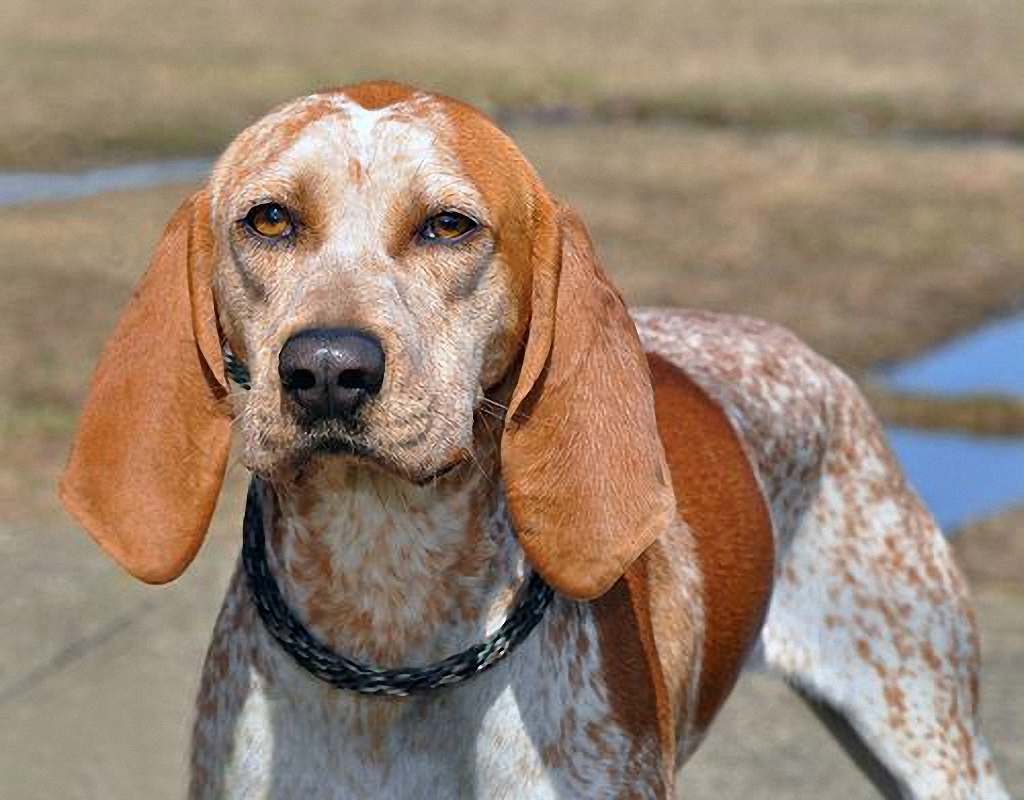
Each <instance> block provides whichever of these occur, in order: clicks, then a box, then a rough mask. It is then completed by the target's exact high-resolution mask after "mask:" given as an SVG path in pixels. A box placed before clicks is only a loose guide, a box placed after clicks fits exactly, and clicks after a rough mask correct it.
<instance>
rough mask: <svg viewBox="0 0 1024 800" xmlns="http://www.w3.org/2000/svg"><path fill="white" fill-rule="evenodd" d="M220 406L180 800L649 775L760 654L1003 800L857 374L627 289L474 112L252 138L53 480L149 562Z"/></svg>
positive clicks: (380, 97)
mask: <svg viewBox="0 0 1024 800" xmlns="http://www.w3.org/2000/svg"><path fill="white" fill-rule="evenodd" d="M229 369H230V371H231V374H232V375H233V376H234V378H235V383H239V384H242V385H244V386H245V387H246V388H244V389H243V388H240V387H232V386H231V382H230V380H229V377H228V371H229ZM233 427H235V428H237V431H238V434H239V438H240V448H241V459H242V460H243V462H244V463H245V465H246V466H247V467H248V469H249V470H251V472H252V473H253V476H254V480H253V484H252V487H251V489H250V496H249V505H248V508H247V513H246V523H245V526H244V528H245V547H244V549H243V558H242V560H241V561H240V564H239V567H238V569H237V571H236V574H235V576H234V578H233V579H232V581H231V584H230V587H229V589H228V592H227V596H226V598H225V601H224V604H223V607H222V610H221V612H220V615H219V618H218V620H217V622H216V626H215V630H214V633H213V639H212V643H211V645H210V648H209V653H208V656H207V659H206V663H205V667H204V669H203V676H202V683H201V689H200V693H199V697H198V701H197V707H196V708H197V712H196V722H195V728H194V737H193V753H192V761H191V764H192V777H191V785H190V797H192V798H194V799H195V800H212V799H213V798H294V797H302V798H305V800H319V799H321V798H322V799H323V800H327V799H328V798H330V800H341V798H388V800H400V799H401V798H510V797H515V798H535V799H538V800H539V799H540V798H577V797H579V798H612V797H614V798H626V797H637V798H641V797H643V798H648V797H650V798H667V797H674V796H676V792H679V793H685V788H686V786H685V784H686V781H685V773H683V774H681V773H680V769H681V767H682V766H683V765H684V764H685V762H686V760H687V758H688V757H689V756H690V755H691V754H692V753H693V752H694V750H695V749H696V748H697V746H698V745H699V744H700V742H701V740H702V738H703V737H704V735H705V733H706V732H707V730H708V727H709V726H710V724H711V723H712V720H713V719H714V717H715V714H716V712H717V711H718V710H719V708H720V707H721V705H722V703H723V702H724V701H725V699H726V697H727V696H728V695H729V692H730V690H731V689H732V687H733V685H734V684H735V682H736V680H737V676H738V675H739V674H740V672H741V670H742V669H743V668H744V667H747V666H754V667H759V668H762V669H767V670H770V671H772V672H774V673H776V674H778V675H780V676H782V677H783V678H784V679H785V680H786V681H787V682H788V684H789V685H790V686H792V687H793V688H794V689H795V690H796V691H797V692H798V693H799V694H800V695H801V696H802V697H803V698H805V699H806V700H807V701H808V702H809V703H810V704H811V706H812V708H814V709H815V711H816V712H817V713H818V715H819V716H820V718H821V719H822V720H823V721H824V722H825V723H826V724H827V725H828V727H829V729H830V730H831V731H832V733H833V734H835V736H836V737H837V738H838V740H839V741H840V743H842V744H843V745H844V747H846V748H847V750H848V751H849V752H850V753H851V755H853V756H854V757H855V759H856V761H857V763H858V764H859V765H860V766H861V767H862V769H863V770H864V771H865V773H866V774H867V775H868V777H869V778H870V779H871V780H872V781H873V782H874V783H875V785H876V786H877V787H878V789H879V790H880V791H881V792H882V794H883V795H885V796H887V797H903V798H1003V797H1006V796H1007V795H1006V792H1005V790H1004V789H1003V788H1002V786H1001V784H1000V782H999V778H998V776H997V775H996V772H995V769H994V767H993V763H992V759H991V756H990V753H989V750H988V747H987V745H986V743H985V741H984V739H983V737H982V735H981V733H980V731H979V723H978V673H979V643H978V636H977V632H976V625H975V619H974V616H973V611H972V607H971V601H970V598H969V595H968V590H967V587H966V585H965V582H964V580H963V578H962V577H961V575H960V573H959V572H958V571H957V569H956V567H955V565H954V563H953V561H952V559H951V556H950V551H949V548H948V547H947V544H946V542H945V540H944V538H943V536H942V535H941V533H940V531H939V530H938V528H937V526H936V524H935V522H934V521H933V519H932V517H931V516H930V515H929V513H928V511H927V510H926V509H925V507H924V506H923V505H922V503H921V501H920V500H919V499H918V497H917V496H916V495H915V494H914V492H913V490H912V488H911V487H910V486H909V485H908V484H907V482H906V480H905V479H904V477H903V475H902V474H901V472H900V469H899V467H898V466H897V463H896V461H895V460H894V457H893V455H892V452H891V450H890V449H889V447H888V445H887V443H886V440H885V437H884V434H883V432H882V429H881V427H880V425H879V423H878V421H877V420H876V418H875V416H874V415H873V413H872V412H871V410H870V409H869V407H868V406H867V404H866V402H865V400H864V399H863V397H862V396H861V394H860V393H859V392H858V390H857V388H856V386H855V385H854V383H853V382H852V381H851V380H850V379H849V378H848V377H846V376H845V375H844V374H843V373H842V372H841V371H840V370H839V369H838V368H836V367H835V366H833V365H832V364H830V363H829V362H827V361H826V360H824V359H823V358H821V357H820V356H818V355H816V354H815V353H814V352H812V351H811V350H810V349H809V348H808V347H806V346H805V345H804V344H802V343H801V342H800V341H799V340H798V339H797V338H795V337H794V336H793V335H792V334H790V333H788V332H787V331H785V330H783V329H780V328H778V327H776V326H774V325H770V324H768V323H765V322H761V321H757V320H753V319H749V318H744V317H739V316H727V315H719V314H711V313H704V312H699V311H682V310H670V309H636V310H633V311H632V312H630V311H629V310H627V308H626V306H625V305H624V303H623V301H622V299H621V297H620V295H619V294H618V292H617V291H616V290H615V288H614V287H613V286H612V285H611V284H610V283H609V281H608V279H607V278H606V277H605V275H604V273H603V272H602V270H601V268H600V266H599V265H598V262H597V259H596V256H595V254H594V250H593V247H592V245H591V242H590V240H589V238H588V235H587V233H586V230H585V227H584V225H583V223H582V222H581V221H580V219H579V217H578V215H577V214H576V213H575V212H574V211H573V209H572V208H571V207H570V206H568V205H567V204H564V203H561V202H558V201H556V200H555V199H553V198H552V197H551V195H549V194H548V192H547V191H546V190H545V189H544V187H543V186H542V184H541V182H540V180H539V178H538V177H537V175H536V173H535V172H534V171H533V169H532V168H531V166H530V165H529V164H528V163H527V161H526V159H525V158H524V157H523V156H522V155H521V153H520V152H519V150H518V149H517V148H516V146H515V145H514V144H513V143H512V141H511V140H510V139H509V138H507V137H506V136H505V135H504V134H503V133H502V132H501V131H499V130H498V128H497V127H496V126H495V125H494V124H492V123H491V122H490V121H489V120H488V119H487V118H486V117H485V116H484V115H483V114H481V113H480V112H478V111H476V110H475V109H473V108H472V107H470V106H468V105H465V104H463V103H461V102H459V101H456V100H453V99H451V98H446V97H443V96H439V95H435V94H430V93H426V92H422V91H418V90H415V89H413V88H410V87H406V86H403V85H399V84H394V83H389V82H374V83H367V84H360V85H355V86H350V87H345V88H342V89H338V90H332V91H324V92H321V93H318V94H314V95H311V96H309V97H305V98H303V99H300V100H297V101H295V102H293V103H290V104H288V105H285V106H283V107H281V108H279V109H277V110H275V111H273V112H272V113H270V114H269V115H268V116H266V117H265V118H264V119H262V120H260V121H259V122H257V123H255V124H254V125H253V126H251V127H250V128H248V129H247V130H245V131H244V132H243V133H242V134H241V135H240V136H239V137H238V138H237V139H236V140H235V141H234V142H233V143H232V144H231V145H230V146H229V147H228V148H227V150H226V151H225V153H224V154H223V155H222V157H221V158H220V159H219V160H218V161H217V163H216V165H215V167H214V168H213V171H212V174H211V177H210V179H209V181H208V183H207V184H206V185H205V186H204V187H203V188H202V189H200V190H199V191H198V192H197V193H196V194H194V195H193V196H192V197H191V198H190V199H188V200H187V201H186V202H185V203H184V204H183V205H182V206H181V208H180V209H179V210H178V211H177V212H176V213H175V215H174V216H173V218H172V219H171V221H170V222H169V223H168V225H167V227H166V230H165V231H164V234H163V238H162V239H161V241H160V243H159V245H158V247H157V250H156V253H155V255H154V257H153V260H152V262H151V265H150V267H149V269H148V271H147V273H146V274H145V276H144V277H143V279H142V281H141V283H140V285H139V287H138V289H137V290H136V293H135V295H134V296H133V298H132V299H131V301H130V303H129V304H128V306H127V308H126V310H125V311H124V313H123V316H122V317H121V319H120V321H119V323H118V325H117V327H116V329H115V331H114V333H113V334H112V336H111V338H110V340H109V341H108V343H107V345H106V348H105V350H104V352H103V355H102V356H101V359H100V362H99V365H98V367H97V370H96V374H95V376H94V378H93V383H92V386H91V389H90V393H89V395H88V398H87V401H86V403H85V405H84V408H83V411H82V415H81V418H80V421H79V424H78V429H77V431H76V435H75V440H74V443H73V446H72V450H71V454H70V457H69V463H68V467H67V470H66V472H65V474H64V476H63V479H62V484H61V496H62V499H63V502H64V503H65V505H66V507H67V508H68V509H69V511H70V512H71V513H72V514H73V515H74V516H75V517H76V518H77V519H78V520H79V521H80V523H81V524H82V525H83V527H84V528H85V529H86V530H87V531H88V532H89V533H90V534H91V536H92V537H93V538H94V539H95V540H96V542H97V543H98V544H99V546H100V547H101V548H103V550H105V551H106V552H107V553H109V554H110V555H111V556H112V557H113V558H114V559H116V560H117V562H118V563H120V564H121V565H122V566H123V567H124V568H125V569H126V570H127V571H128V572H130V573H131V574H132V575H134V576H136V577H138V578H140V579H141V580H143V581H146V582H150V583H163V582H167V581H170V580H173V579H174V578H175V577H177V576H178V575H179V574H180V573H181V572H182V571H183V570H184V569H185V568H186V567H187V565H188V564H189V562H190V561H192V559H193V557H194V556H195V554H196V552H197V550H198V548H199V546H200V544H201V542H202V540H203V536H204V535H205V532H206V529H207V527H208V525H209V522H210V517H211V514H212V511H213V507H214V504H215V502H216V499H217V496H218V493H219V491H220V487H221V483H222V480H223V476H224V471H225V468H226V464H227V461H228V453H229V441H230V438H231V431H232V428H233Z"/></svg>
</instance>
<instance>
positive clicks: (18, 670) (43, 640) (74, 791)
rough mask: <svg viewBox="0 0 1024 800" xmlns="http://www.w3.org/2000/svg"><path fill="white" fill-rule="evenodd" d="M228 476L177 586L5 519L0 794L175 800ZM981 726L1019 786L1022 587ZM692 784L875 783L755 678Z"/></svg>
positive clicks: (1005, 619)
mask: <svg viewBox="0 0 1024 800" xmlns="http://www.w3.org/2000/svg"><path fill="white" fill-rule="evenodd" d="M239 489H240V486H238V485H235V486H234V487H232V490H231V492H230V493H229V496H228V497H227V499H226V501H225V502H224V503H222V506H223V508H222V509H221V510H220V511H219V512H218V522H217V523H216V524H215V527H214V532H213V534H212V535H211V539H210V541H209V542H208V543H207V545H206V547H205V548H204V550H203V552H202V553H201V554H200V557H199V559H198V560H197V562H196V564H195V565H194V566H193V568H192V569H191V570H190V571H189V572H188V573H187V574H186V575H185V576H184V577H183V578H182V579H180V580H179V581H178V582H177V583H175V584H174V585H172V586H170V587H163V588H153V587H146V586H142V585H138V584H135V583H134V582H133V581H131V580H130V579H129V578H127V577H125V576H123V575H122V574H120V573H119V572H118V571H117V569H116V568H115V567H114V566H113V565H112V564H110V563H109V562H108V561H107V560H106V559H105V558H104V557H103V556H102V555H101V554H100V553H99V552H98V550H97V549H96V547H95V546H94V545H93V544H92V543H91V542H89V541H88V540H87V539H86V538H85V536H84V535H83V534H82V533H81V532H79V531H78V530H76V529H74V528H73V527H72V526H70V525H68V526H67V527H65V528H60V529H45V530H44V529H40V530H29V529H24V528H17V529H13V528H5V527H0V581H2V585H3V587H4V599H3V602H2V603H0V798H4V799H5V800H86V798H88V800H97V798H102V799H103V800H137V799H138V798H141V797H145V798H150V799H151V800H164V799H166V800H173V799H174V798H182V797H183V796H184V782H185V767H186V764H185V757H186V752H187V743H188V736H189V728H190V725H191V714H192V701H193V696H194V693H195V687H196V682H197V680H198V675H199V669H200V665H201V663H202V658H203V655H204V651H205V648H206V643H207V641H208V638H209V634H210V630H211V628H212V625H213V620H214V616H215V614H216V611H217V608H218V606H219V602H220V599H221V596H222V594H223V591H224V585H225V583H226V581H227V578H228V575H229V574H230V572H231V569H232V567H233V564H234V559H235V553H236V548H237V541H238V538H237V537H238V531H237V525H238V520H240V514H241V493H240V491H239ZM979 615H980V619H981V624H982V631H983V642H984V648H985V662H986V663H985V673H984V681H983V688H982V691H983V708H984V716H985V724H986V726H987V729H986V730H987V735H988V738H989V740H990V742H991V743H992V744H993V746H994V748H995V750H996V753H997V757H998V758H999V765H1000V768H1001V770H1002V773H1003V775H1004V779H1005V780H1006V781H1007V783H1008V785H1009V787H1010V791H1011V794H1012V795H1013V796H1015V797H1024V597H1022V596H1020V595H1016V596H1015V595H1011V594H1003V595H998V594H993V593H989V594H985V595H983V596H981V597H980V598H979ZM684 774H685V776H686V778H685V796H686V797H687V798H689V799H690V800H711V798H716V800H719V799H721V798H745V800H758V799H760V798H792V799H793V800H803V799H804V798H807V800H810V798H815V799H816V800H820V798H842V799H843V800H857V799H859V798H871V797H875V796H876V795H875V794H874V793H873V790H872V789H871V787H870V786H869V785H868V784H867V782H866V781H865V780H864V779H863V778H862V777H861V776H860V775H859V774H858V773H857V771H856V770H855V768H854V767H853V766H852V764H851V763H850V762H849V761H848V759H847V758H846V756H845V755H844V754H843V753H842V751H841V750H840V749H839V747H838V746H837V745H835V744H834V743H833V742H832V740H831V739H830V738H829V736H828V735H827V734H826V733H825V731H824V729H823V728H822V727H821V726H820V725H819V724H818V723H817V721H816V720H815V719H814V717H813V716H812V715H811V713H810V712H809V711H808V710H807V709H805V708H804V706H803V704H802V703H801V702H800V701H799V700H797V699H796V698H795V697H794V696H793V695H792V694H790V693H789V691H788V690H786V689H785V688H784V687H783V686H781V685H780V684H779V683H778V682H777V681H775V680H773V679H771V678H769V677H767V676H763V675H750V676H746V677H745V678H744V680H743V682H742V684H741V686H740V687H739V688H738V689H737V691H736V693H735V694H734V696H733V697H732V698H731V699H730V701H729V703H728V704H727V706H726V708H725V711H724V712H723V714H722V716H721V718H720V719H719V721H718V722H717V723H716V726H715V727H714V728H713V730H712V733H711V735H710V736H709V738H708V741H707V742H706V743H705V744H704V746H703V747H702V748H701V750H700V752H699V753H698V754H697V756H696V757H695V758H694V760H693V761H692V762H691V764H690V765H689V766H688V767H687V770H686V771H685V773H684Z"/></svg>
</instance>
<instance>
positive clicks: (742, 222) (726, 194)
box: [515, 126, 1024, 375]
mask: <svg viewBox="0 0 1024 800" xmlns="http://www.w3.org/2000/svg"><path fill="white" fill-rule="evenodd" d="M515 133H516V138H517V139H518V140H519V141H520V142H521V144H522V145H523V146H524V148H525V149H526V151H527V152H528V154H529V155H530V156H531V157H532V159H533V160H534V162H535V164H536V165H537V166H538V168H539V169H540V172H541V174H542V175H543V176H544V177H545V179H546V180H547V182H548V185H549V186H550V187H551V188H552V189H554V190H555V191H558V192H560V193H561V194H563V195H565V196H567V197H569V198H570V199H571V200H572V201H573V202H574V203H576V204H577V205H578V206H580V208H581V210H582V211H583V213H584V217H585V218H586V219H587V221H588V223H589V224H590V226H591V229H592V232H593V233H594V235H595V238H596V239H597V241H598V244H599V246H600V249H601V252H602V253H603V255H604V258H605V261H606V262H607V264H608V266H609V268H610V269H611V271H612V272H613V273H614V275H615V277H616V279H617V281H618V282H619V284H620V285H621V286H622V287H623V288H624V289H625V290H626V293H627V294H628V295H629V296H630V297H631V298H632V299H634V300H637V301H641V302H646V303H665V304H669V305H681V306H697V307H707V308H713V309H723V310H730V311H742V312H744V313H748V314H752V315H755V316H759V317H765V318H767V319H772V320H775V321H778V322H781V323H783V324H785V325H787V326H789V327H790V328H792V329H793V330H795V331H796V332H797V333H799V334H800V335H801V336H803V337H804V338H806V339H807V340H808V341H809V342H811V344H813V345H814V346H815V347H816V348H818V349H819V350H821V351H822V352H824V353H825V354H827V355H828V356H830V357H831V358H833V359H835V360H836V361H838V362H839V363H840V364H841V365H842V366H844V367H845V368H847V369H849V370H851V371H853V372H854V373H856V374H858V375H860V374H862V373H863V371H864V370H865V369H867V368H869V367H871V366H874V365H876V364H878V363H880V362H885V361H891V360H896V359H902V358H904V357H906V356H908V355H911V354H914V353H917V352H919V351H920V350H921V349H922V348H923V347H925V346H927V345H929V344H933V343H935V342H937V341H940V340H943V339H946V338H949V337H950V336H952V335H954V334H955V333H958V332H960V331H963V330H965V329H966V328H969V327H971V326H973V325H976V324H978V323H979V322H980V321H981V320H983V319H984V318H986V317H987V316H989V315H991V314H992V313H994V312H997V311H1002V310H1006V309H1007V308H1010V307H1013V306H1014V305H1015V304H1016V303H1018V302H1019V301H1020V300H1021V299H1022V298H1024V269H1021V262H1022V254H1024V217H1022V216H1021V215H1020V213H1019V209H1020V208H1022V207H1024V180H1022V178H1024V153H1018V152H1017V151H1015V150H1013V149H1008V148H997V147H989V148H968V147H948V146H938V145H929V146H920V145H919V146H910V145H904V146H900V145H893V144H891V143H881V142H870V141H863V140H860V141H850V140H844V139H836V138H829V137H821V136H818V137H814V136H806V135H796V134H778V135H768V136H763V135H762V136H758V135H749V134H743V133H735V132H721V131H719V132H708V131H700V130H680V129H678V128H673V127H663V128H640V129H637V128H629V127H625V126H605V127H592V128H580V129H576V130H572V129H540V130H537V129H534V130H522V131H516V132H515Z"/></svg>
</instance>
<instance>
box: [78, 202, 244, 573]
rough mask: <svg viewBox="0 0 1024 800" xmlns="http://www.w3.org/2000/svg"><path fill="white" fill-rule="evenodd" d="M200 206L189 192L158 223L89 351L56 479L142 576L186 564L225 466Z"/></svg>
mask: <svg viewBox="0 0 1024 800" xmlns="http://www.w3.org/2000/svg"><path fill="white" fill-rule="evenodd" d="M209 213H210V212H209V198H208V196H207V194H206V193H205V192H199V193H197V194H196V195H194V196H193V197H192V198H190V199H189V200H187V201H186V202H185V203H183V204H182V206H181V207H180V208H179V209H178V210H177V211H176V212H175V214H174V216H173V217H172V218H171V221H170V222H169V223H168V224H167V227H166V228H165V229H164V233H163V238H161V240H160V243H159V244H158V245H157V248H156V253H155V254H154V256H153V260H152V261H151V262H150V265H149V269H148V270H147V271H146V274H145V275H144V276H143V278H142V281H141V282H140V284H139V286H138V287H137V288H136V290H135V293H134V295H133V296H132V299H131V300H130V301H129V303H128V306H127V308H126V309H125V310H124V312H123V314H122V315H121V319H120V320H119V321H118V323H117V327H116V328H115V329H114V333H113V334H112V335H111V337H110V339H109V340H108V341H107V344H106V346H105V348H104V350H103V354H102V356H101V357H100V361H99V364H98V366H97V368H96V372H95V374H94V376H93V380H92V386H91V387H90V389H89V395H88V397H87V398H86V401H85V406H84V408H83V409H82V414H81V417H80V418H79V422H78V429H77V431H76V433H75V438H74V441H73V443H72V447H71V455H70V457H69V460H68V465H67V468H66V469H65V471H64V475H63V477H62V479H61V485H60V497H61V500H62V501H63V503H64V506H65V508H67V510H68V511H69V512H70V513H71V514H72V515H73V516H74V517H75V518H76V519H77V520H78V521H79V522H80V523H81V524H82V525H83V526H84V527H85V529H86V530H87V531H88V532H89V534H90V535H91V536H92V537H93V538H94V539H95V540H96V542H97V543H98V544H99V545H100V547H102V548H103V549H104V550H105V551H106V552H107V553H109V554H110V555H111V556H113V558H114V559H116V560H117V561H118V563H119V564H120V565H121V566H122V567H124V569H125V570H127V571H128V572H130V573H131V574H132V575H134V576H135V577H137V578H139V579H141V580H143V581H146V582H147V583H166V582H167V581H170V580H173V579H174V578H176V577H178V575H180V574H181V573H182V572H183V571H184V569H185V567H187V566H188V564H189V563H190V562H191V561H192V559H193V557H194V556H195V554H196V551H197V550H198V549H199V546H200V544H202V541H203V537H204V536H205V534H206V529H207V527H208V526H209V523H210V516H211V515H212V513H213V509H214V506H215V504H216V502H217V496H218V494H219V493H220V487H221V483H222V482H223V479H224V471H225V467H226V464H227V457H228V446H229V436H230V428H231V417H230V413H229V411H228V408H227V405H226V397H227V385H226V380H225V378H224V364H223V356H222V354H221V345H220V337H219V335H218V332H217V322H216V315H215V311H214V306H213V290H212V287H211V277H212V276H211V272H212V242H211V233H210V224H209Z"/></svg>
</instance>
